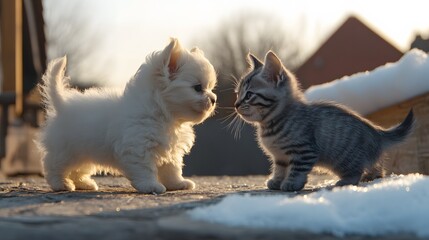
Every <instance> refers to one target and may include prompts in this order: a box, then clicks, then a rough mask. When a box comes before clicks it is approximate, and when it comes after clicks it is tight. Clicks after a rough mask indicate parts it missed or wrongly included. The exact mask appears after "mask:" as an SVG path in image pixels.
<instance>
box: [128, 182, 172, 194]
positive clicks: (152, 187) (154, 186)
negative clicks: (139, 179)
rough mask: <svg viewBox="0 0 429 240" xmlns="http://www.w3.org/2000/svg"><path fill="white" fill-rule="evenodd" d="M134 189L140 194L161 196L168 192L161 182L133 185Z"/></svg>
mask: <svg viewBox="0 0 429 240" xmlns="http://www.w3.org/2000/svg"><path fill="white" fill-rule="evenodd" d="M133 187H134V188H135V189H136V190H137V191H138V192H140V193H145V194H161V193H165V191H166V190H167V189H166V188H165V187H164V185H162V184H161V183H159V182H148V183H139V184H133Z"/></svg>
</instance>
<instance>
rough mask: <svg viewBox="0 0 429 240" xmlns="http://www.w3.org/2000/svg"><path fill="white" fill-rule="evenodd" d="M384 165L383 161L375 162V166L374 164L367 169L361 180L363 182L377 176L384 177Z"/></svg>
mask: <svg viewBox="0 0 429 240" xmlns="http://www.w3.org/2000/svg"><path fill="white" fill-rule="evenodd" d="M384 174H385V172H384V167H383V162H382V161H378V162H376V163H375V164H374V166H372V167H371V168H369V169H367V170H366V171H365V172H364V174H363V176H362V178H361V181H362V182H369V181H373V180H375V179H377V178H383V177H384Z"/></svg>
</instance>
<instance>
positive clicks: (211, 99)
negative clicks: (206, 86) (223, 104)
mask: <svg viewBox="0 0 429 240" xmlns="http://www.w3.org/2000/svg"><path fill="white" fill-rule="evenodd" d="M210 102H212V105H213V104H215V103H216V97H210Z"/></svg>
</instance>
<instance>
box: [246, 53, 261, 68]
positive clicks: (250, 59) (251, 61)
mask: <svg viewBox="0 0 429 240" xmlns="http://www.w3.org/2000/svg"><path fill="white" fill-rule="evenodd" d="M247 62H248V63H249V64H250V66H252V67H253V69H258V68H260V67H262V66H263V65H264V64H263V63H262V62H261V61H260V60H259V59H258V58H257V57H255V55H253V54H251V53H250V52H249V53H248V54H247Z"/></svg>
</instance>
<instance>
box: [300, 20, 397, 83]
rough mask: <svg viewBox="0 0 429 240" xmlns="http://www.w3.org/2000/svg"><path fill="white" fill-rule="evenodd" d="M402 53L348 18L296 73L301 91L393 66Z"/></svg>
mask: <svg viewBox="0 0 429 240" xmlns="http://www.w3.org/2000/svg"><path fill="white" fill-rule="evenodd" d="M402 55H403V53H402V52H401V51H400V50H398V49H397V48H396V47H394V46H393V45H392V44H390V43H389V42H387V41H386V40H385V39H383V38H382V37H380V35H378V34H377V33H376V32H375V31H374V30H372V29H370V28H369V27H368V26H367V25H365V24H364V23H362V22H361V21H360V20H359V19H357V18H356V17H353V16H352V17H349V18H348V19H347V20H346V21H345V22H344V23H343V25H341V26H340V27H339V28H338V29H337V30H336V31H335V32H334V33H333V34H332V36H331V37H329V38H328V40H326V42H325V43H323V44H322V45H321V47H320V48H319V49H318V50H317V51H316V52H315V53H314V54H313V55H312V56H311V57H310V58H309V59H308V60H307V61H306V62H304V64H302V65H301V67H300V68H299V69H298V70H297V71H296V76H297V77H298V80H299V81H300V83H301V86H302V88H303V89H307V88H309V87H310V86H312V85H318V84H322V83H326V82H330V81H332V80H335V79H338V78H341V77H343V76H346V75H351V74H354V73H358V72H362V71H367V70H368V71H369V70H373V69H374V68H376V67H378V66H380V65H384V64H386V63H387V62H396V61H397V60H398V59H399V58H401V56H402Z"/></svg>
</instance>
